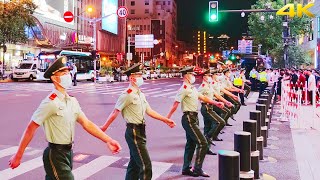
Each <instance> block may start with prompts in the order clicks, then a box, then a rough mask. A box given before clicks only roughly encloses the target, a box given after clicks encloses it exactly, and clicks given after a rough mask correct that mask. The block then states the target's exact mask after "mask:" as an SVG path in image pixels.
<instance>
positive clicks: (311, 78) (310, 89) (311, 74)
mask: <svg viewBox="0 0 320 180" xmlns="http://www.w3.org/2000/svg"><path fill="white" fill-rule="evenodd" d="M308 75H309V78H308V96H309V98H310V103H311V105H313V103H314V99H313V93H314V92H315V91H316V78H315V76H314V72H313V71H311V70H308Z"/></svg>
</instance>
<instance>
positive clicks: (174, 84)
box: [167, 84, 181, 87]
mask: <svg viewBox="0 0 320 180" xmlns="http://www.w3.org/2000/svg"><path fill="white" fill-rule="evenodd" d="M178 85H180V86H181V84H170V85H168V86H167V87H171V86H178Z"/></svg>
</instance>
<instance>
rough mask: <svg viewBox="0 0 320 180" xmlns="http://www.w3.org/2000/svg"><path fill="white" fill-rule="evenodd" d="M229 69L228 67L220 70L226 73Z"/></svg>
mask: <svg viewBox="0 0 320 180" xmlns="http://www.w3.org/2000/svg"><path fill="white" fill-rule="evenodd" d="M229 71H230V69H229V68H226V69H224V70H223V71H222V72H223V73H227V72H229Z"/></svg>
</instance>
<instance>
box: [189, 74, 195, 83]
mask: <svg viewBox="0 0 320 180" xmlns="http://www.w3.org/2000/svg"><path fill="white" fill-rule="evenodd" d="M194 82H196V77H194V76H192V77H191V79H190V84H193V83H194Z"/></svg>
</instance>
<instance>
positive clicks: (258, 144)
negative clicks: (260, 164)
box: [257, 136, 263, 160]
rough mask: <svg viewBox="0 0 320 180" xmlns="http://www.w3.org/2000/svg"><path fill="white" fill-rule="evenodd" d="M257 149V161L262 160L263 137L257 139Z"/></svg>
mask: <svg viewBox="0 0 320 180" xmlns="http://www.w3.org/2000/svg"><path fill="white" fill-rule="evenodd" d="M257 148H258V151H259V159H260V160H263V137H262V136H260V137H257Z"/></svg>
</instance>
